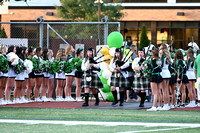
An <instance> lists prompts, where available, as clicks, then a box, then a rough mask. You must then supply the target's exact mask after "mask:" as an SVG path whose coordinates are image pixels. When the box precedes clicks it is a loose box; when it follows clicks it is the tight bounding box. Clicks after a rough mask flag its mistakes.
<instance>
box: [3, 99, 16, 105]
mask: <svg viewBox="0 0 200 133" xmlns="http://www.w3.org/2000/svg"><path fill="white" fill-rule="evenodd" d="M5 102H6V104H15V103H13V102H12V101H11V100H5Z"/></svg>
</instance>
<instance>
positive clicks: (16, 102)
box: [13, 99, 23, 104]
mask: <svg viewBox="0 0 200 133" xmlns="http://www.w3.org/2000/svg"><path fill="white" fill-rule="evenodd" d="M13 103H15V104H21V103H23V101H21V100H20V99H15V100H13Z"/></svg>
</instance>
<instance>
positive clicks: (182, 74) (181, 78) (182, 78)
mask: <svg viewBox="0 0 200 133" xmlns="http://www.w3.org/2000/svg"><path fill="white" fill-rule="evenodd" d="M174 62H175V69H176V71H177V72H178V75H176V76H177V82H179V83H180V82H182V84H181V87H180V91H181V94H182V98H181V101H182V103H181V105H179V107H181V108H184V107H185V99H186V93H185V85H186V84H187V83H189V81H188V77H187V75H186V65H185V63H184V61H183V53H182V52H181V51H180V50H177V51H176V53H175V60H174Z"/></svg>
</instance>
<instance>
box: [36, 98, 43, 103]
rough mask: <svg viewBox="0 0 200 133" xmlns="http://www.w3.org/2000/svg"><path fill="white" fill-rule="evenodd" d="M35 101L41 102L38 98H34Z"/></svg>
mask: <svg viewBox="0 0 200 133" xmlns="http://www.w3.org/2000/svg"><path fill="white" fill-rule="evenodd" d="M35 102H43V101H42V100H41V99H40V98H35Z"/></svg>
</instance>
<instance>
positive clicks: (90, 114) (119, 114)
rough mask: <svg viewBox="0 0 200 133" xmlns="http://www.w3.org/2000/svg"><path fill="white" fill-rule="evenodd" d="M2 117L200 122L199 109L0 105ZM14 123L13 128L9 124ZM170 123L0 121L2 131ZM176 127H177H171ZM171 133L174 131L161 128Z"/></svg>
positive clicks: (91, 130)
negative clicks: (22, 122)
mask: <svg viewBox="0 0 200 133" xmlns="http://www.w3.org/2000/svg"><path fill="white" fill-rule="evenodd" d="M0 119H16V120H65V121H106V122H151V123H152V122H153V123H200V112H199V111H160V112H158V111H157V112H147V111H145V110H119V109H118V110H114V109H110V110H109V109H54V108H15V107H0ZM8 127H12V128H8ZM159 128H161V129H165V128H168V127H143V126H116V127H107V126H82V125H78V126H66V125H51V124H49V125H48V124H40V125H38V124H36V125H27V124H6V123H0V130H1V132H9V133H10V132H20V133H23V132H27V133H28V132H48V133H49V132H66V131H67V132H73V133H76V132H77V133H79V132H81V133H82V132H83V133H96V132H105V133H107V132H109V133H114V132H125V131H138V130H151V129H159ZM169 128H170V127H169ZM171 128H174V127H171ZM199 131H200V128H195V129H181V130H174V131H173V133H178V132H181V133H188V132H192V133H199ZM159 132H164V133H171V132H172V131H159Z"/></svg>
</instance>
